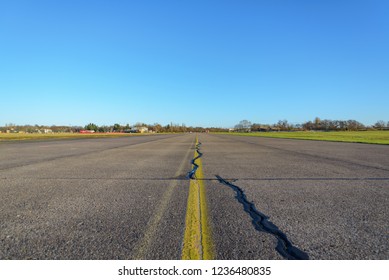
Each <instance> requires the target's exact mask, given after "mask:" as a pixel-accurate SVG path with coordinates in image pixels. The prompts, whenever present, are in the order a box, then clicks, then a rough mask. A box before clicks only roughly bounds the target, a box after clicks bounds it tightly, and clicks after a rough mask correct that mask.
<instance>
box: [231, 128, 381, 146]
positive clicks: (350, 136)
mask: <svg viewBox="0 0 389 280" xmlns="http://www.w3.org/2000/svg"><path fill="white" fill-rule="evenodd" d="M225 134H228V135H241V136H257V137H272V138H288V139H303V140H319V141H336V142H353V143H368V144H384V145H389V131H333V132H315V131H296V132H250V133H234V132H233V133H225Z"/></svg>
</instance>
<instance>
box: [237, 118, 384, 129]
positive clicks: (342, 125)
mask: <svg viewBox="0 0 389 280" xmlns="http://www.w3.org/2000/svg"><path fill="white" fill-rule="evenodd" d="M372 129H376V130H389V121H388V122H385V121H382V120H380V121H377V122H376V123H375V124H374V125H373V126H366V125H364V124H363V123H361V122H359V121H356V120H329V119H323V120H322V119H320V118H319V117H316V118H315V119H314V120H313V121H307V122H304V123H301V124H292V123H289V122H288V120H279V121H278V122H277V123H275V124H259V123H254V124H252V123H251V122H250V121H248V120H242V121H240V122H239V123H238V124H237V125H235V127H234V131H237V132H250V131H252V132H260V131H262V132H265V131H299V130H305V131H358V130H372Z"/></svg>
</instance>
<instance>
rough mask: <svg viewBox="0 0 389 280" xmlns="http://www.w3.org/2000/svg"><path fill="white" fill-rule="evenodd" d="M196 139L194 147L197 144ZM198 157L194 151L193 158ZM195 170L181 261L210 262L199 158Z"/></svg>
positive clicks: (210, 249) (207, 227) (210, 243)
mask: <svg viewBox="0 0 389 280" xmlns="http://www.w3.org/2000/svg"><path fill="white" fill-rule="evenodd" d="M198 143H199V142H198V139H197V138H196V145H197V144H198ZM197 156H198V152H197V150H196V151H195V154H194V158H196V157H197ZM196 164H197V165H198V166H199V167H198V168H197V171H196V174H195V179H192V180H190V185H189V195H188V205H187V210H186V221H185V233H184V244H183V248H182V259H183V260H212V259H214V255H215V254H214V246H213V242H212V237H211V231H210V228H209V221H208V210H207V201H206V196H205V184H204V181H203V180H202V179H204V174H203V166H202V162H201V158H198V159H197V160H196Z"/></svg>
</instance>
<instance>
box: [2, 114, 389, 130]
mask: <svg viewBox="0 0 389 280" xmlns="http://www.w3.org/2000/svg"><path fill="white" fill-rule="evenodd" d="M139 127H146V128H147V129H148V131H149V132H154V133H186V132H228V131H231V130H233V131H237V132H250V131H252V132H259V131H262V132H265V131H299V130H305V131H356V130H373V129H374V130H389V121H387V122H385V121H383V120H379V121H377V122H376V123H375V124H374V125H372V126H366V125H364V124H362V123H361V122H359V121H356V120H329V119H323V120H322V119H320V118H319V117H316V118H315V119H314V120H312V121H307V122H304V123H301V124H292V123H290V122H289V121H288V120H279V121H278V122H277V123H275V124H260V123H251V122H250V121H248V120H242V121H240V122H239V123H238V124H237V125H235V127H234V128H233V129H228V128H219V127H200V126H197V127H193V126H186V125H185V124H176V123H170V124H167V125H161V124H159V123H154V124H145V123H139V122H138V123H135V124H133V125H130V124H125V125H121V124H118V123H115V124H113V125H102V126H99V125H97V124H95V123H89V124H87V125H85V126H71V125H69V126H57V125H52V126H44V125H38V124H35V125H16V124H13V123H9V124H6V125H5V126H3V127H0V132H11V133H12V132H24V133H47V132H48V131H49V132H50V133H51V132H52V133H77V132H80V131H81V130H93V131H95V132H100V133H123V132H131V130H132V129H133V128H139Z"/></svg>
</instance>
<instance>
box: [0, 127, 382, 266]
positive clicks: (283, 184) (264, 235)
mask: <svg viewBox="0 0 389 280" xmlns="http://www.w3.org/2000/svg"><path fill="white" fill-rule="evenodd" d="M197 136H198V139H199V141H200V142H201V143H202V144H201V146H199V148H200V151H201V153H202V157H201V162H202V170H203V173H204V174H203V177H201V178H198V180H201V181H202V182H203V183H204V185H205V190H206V199H207V205H208V213H207V216H208V220H209V228H210V232H211V233H212V241H213V247H214V256H215V258H216V259H235V260H236V259H293V258H303V259H304V258H309V259H386V260H387V259H389V222H388V221H389V146H385V145H368V144H350V143H335V142H319V141H304V140H287V139H270V138H257V137H241V136H229V135H209V134H198V135H197ZM195 138H196V135H195V134H185V135H155V136H136V137H125V138H111V139H78V140H55V141H26V142H20V143H14V142H4V143H0V220H1V223H0V259H181V257H182V255H181V254H182V248H183V242H184V232H185V228H186V224H185V222H186V214H187V213H186V212H187V203H188V192H189V185H190V183H189V179H188V178H187V174H188V172H189V171H190V170H191V169H192V165H191V160H192V159H193V157H194V151H195ZM281 247H282V248H283V249H282V248H281ZM280 248H281V249H280Z"/></svg>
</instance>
